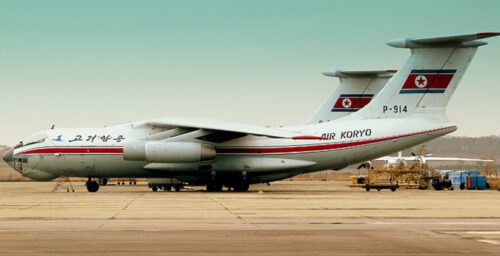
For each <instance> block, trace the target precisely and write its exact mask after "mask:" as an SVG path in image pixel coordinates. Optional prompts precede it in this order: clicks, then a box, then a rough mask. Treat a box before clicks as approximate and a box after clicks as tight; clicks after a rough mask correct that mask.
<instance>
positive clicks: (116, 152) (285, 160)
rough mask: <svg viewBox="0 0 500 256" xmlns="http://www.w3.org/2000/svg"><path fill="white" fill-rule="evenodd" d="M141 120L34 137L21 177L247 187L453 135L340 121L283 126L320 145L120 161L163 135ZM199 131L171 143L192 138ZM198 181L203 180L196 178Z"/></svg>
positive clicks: (430, 124) (265, 142)
mask: <svg viewBox="0 0 500 256" xmlns="http://www.w3.org/2000/svg"><path fill="white" fill-rule="evenodd" d="M143 123H144V122H137V123H131V124H124V125H117V126H110V127H104V128H80V129H54V130H47V131H44V132H41V133H39V135H38V136H39V137H43V138H44V139H42V142H39V143H34V144H31V145H25V146H22V147H19V148H16V149H15V150H14V156H15V157H16V158H25V159H27V160H25V161H24V162H23V163H22V168H21V170H20V171H21V172H22V173H23V175H25V176H27V177H30V178H33V179H36V180H47V179H53V178H55V177H59V176H66V177H167V176H170V177H180V178H182V179H183V180H186V181H188V182H192V183H204V182H205V180H206V179H207V177H210V175H225V174H227V175H229V176H230V175H231V174H232V173H238V174H241V173H243V174H244V175H245V179H246V180H247V182H248V183H259V182H269V181H273V180H277V179H282V178H286V177H290V176H294V175H297V174H300V173H306V172H313V171H318V170H325V169H334V170H338V169H342V168H344V167H346V166H347V165H349V164H354V163H358V162H361V161H366V160H370V159H373V158H376V157H379V156H383V155H387V154H390V153H393V152H396V151H399V150H402V149H405V148H408V147H411V146H414V145H417V144H420V143H423V142H425V141H428V140H431V139H434V138H436V137H439V136H442V135H445V134H448V133H450V132H453V131H454V130H456V127H455V126H454V125H453V124H451V123H449V122H448V121H440V122H438V121H432V119H429V118H425V119H424V118H419V117H418V116H415V117H413V118H404V119H401V118H400V119H372V120H362V121H361V120H360V121H342V120H338V121H336V122H330V123H322V124H315V125H304V126H296V127H290V128H286V129H288V130H294V131H301V132H303V133H305V134H310V135H313V136H320V137H324V138H325V139H324V140H317V139H316V140H293V139H276V138H269V137H265V136H250V135H248V136H244V137H241V138H237V139H233V140H229V141H227V142H223V143H219V144H216V152H217V153H216V157H215V159H213V160H211V161H209V162H194V163H148V162H146V161H129V160H125V159H124V158H123V145H124V143H126V142H128V141H133V140H144V139H145V138H147V137H148V136H151V135H152V134H155V133H158V132H162V131H160V130H158V129H155V128H151V127H149V126H145V125H143ZM200 135H204V134H203V131H202V130H196V131H193V132H191V133H186V134H183V135H181V136H176V137H172V138H169V139H168V141H169V142H185V141H196V140H197V139H196V138H198V137H199V136H200ZM200 177H202V178H200Z"/></svg>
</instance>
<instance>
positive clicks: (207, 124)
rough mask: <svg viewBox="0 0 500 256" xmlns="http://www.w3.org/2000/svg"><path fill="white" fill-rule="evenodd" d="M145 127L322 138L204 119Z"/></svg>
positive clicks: (172, 120) (156, 121)
mask: <svg viewBox="0 0 500 256" xmlns="http://www.w3.org/2000/svg"><path fill="white" fill-rule="evenodd" d="M145 125H147V126H152V127H159V128H167V129H173V128H183V129H202V130H210V131H215V132H223V133H224V132H226V133H232V134H235V133H236V134H242V135H257V136H266V137H271V138H286V139H295V140H300V139H310V140H318V139H323V138H322V137H317V136H310V135H307V134H303V133H300V132H295V131H288V130H283V129H276V128H269V127H261V126H255V125H248V124H241V123H235V122H227V121H219V120H213V119H206V118H196V117H169V118H161V119H154V120H150V121H147V122H146V123H145Z"/></svg>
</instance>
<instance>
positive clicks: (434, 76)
mask: <svg viewBox="0 0 500 256" xmlns="http://www.w3.org/2000/svg"><path fill="white" fill-rule="evenodd" d="M455 72H457V70H456V69H414V70H412V71H411V73H410V75H409V76H408V79H406V82H405V83H404V84H403V88H401V90H400V91H399V93H400V94H401V93H403V94H404V93H444V92H445V91H446V88H448V85H449V84H450V81H451V79H452V78H453V76H454V75H455Z"/></svg>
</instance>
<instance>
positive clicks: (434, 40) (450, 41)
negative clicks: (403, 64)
mask: <svg viewBox="0 0 500 256" xmlns="http://www.w3.org/2000/svg"><path fill="white" fill-rule="evenodd" d="M498 35H500V33H496V32H486V33H476V34H467V35H458V36H441V37H426V38H402V39H395V40H391V41H389V42H387V45H389V46H392V47H396V48H439V47H457V48H460V47H464V48H465V47H477V46H481V45H485V44H487V43H486V42H483V41H478V40H479V39H483V38H488V37H493V36H498Z"/></svg>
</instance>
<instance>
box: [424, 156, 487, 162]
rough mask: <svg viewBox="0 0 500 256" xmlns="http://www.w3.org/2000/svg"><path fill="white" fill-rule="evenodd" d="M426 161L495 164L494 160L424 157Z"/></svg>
mask: <svg viewBox="0 0 500 256" xmlns="http://www.w3.org/2000/svg"><path fill="white" fill-rule="evenodd" d="M423 159H425V161H465V162H494V160H487V159H475V158H460V157H424V158H423Z"/></svg>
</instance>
